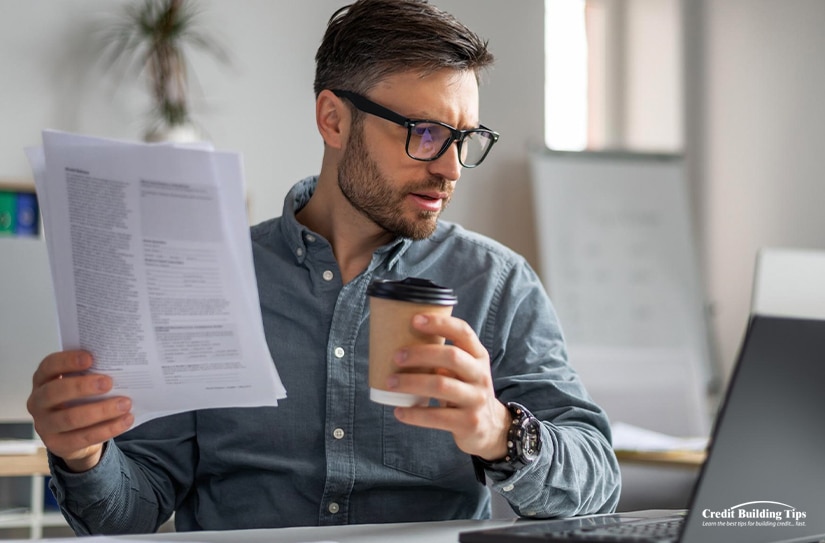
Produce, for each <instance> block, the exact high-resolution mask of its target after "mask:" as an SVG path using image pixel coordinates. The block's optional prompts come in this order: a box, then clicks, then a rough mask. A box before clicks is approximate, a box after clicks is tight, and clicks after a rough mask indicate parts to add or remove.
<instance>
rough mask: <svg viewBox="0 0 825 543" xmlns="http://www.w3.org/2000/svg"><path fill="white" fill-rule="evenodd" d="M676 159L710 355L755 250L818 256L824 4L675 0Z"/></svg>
mask: <svg viewBox="0 0 825 543" xmlns="http://www.w3.org/2000/svg"><path fill="white" fill-rule="evenodd" d="M683 1H684V3H685V15H686V22H687V25H686V31H687V40H688V43H687V57H686V60H687V67H688V73H687V76H686V85H687V87H686V98H687V106H688V109H687V113H686V121H687V126H688V137H687V142H688V157H689V159H690V160H691V161H692V164H691V173H692V177H693V180H694V183H695V185H694V189H695V190H694V195H695V204H696V212H697V215H698V217H699V219H700V221H699V222H698V226H699V229H700V231H699V242H700V246H701V248H702V254H703V258H704V262H703V263H702V264H703V268H704V270H705V276H706V278H707V288H708V295H709V299H710V301H711V303H712V310H713V312H712V317H711V322H712V324H713V332H714V334H715V340H716V344H717V352H718V356H719V360H720V361H721V363H722V365H723V367H724V368H725V369H726V370H727V369H729V368H730V366H731V364H732V363H733V361H734V359H735V357H736V354H737V350H738V348H739V342H740V340H741V338H742V334H743V333H744V330H745V326H746V323H747V315H748V308H749V304H750V292H751V285H752V280H751V279H752V274H753V265H754V260H755V258H756V252H757V250H758V249H759V248H760V247H763V246H792V247H809V248H819V249H825V213H823V203H825V175H823V164H825V162H823V143H824V142H825V105H824V104H823V96H825V63H823V62H822V52H823V51H825V33H823V32H822V28H824V27H825V2H821V1H820V0H792V1H785V2H776V1H773V0H725V1H724V2H719V1H716V0H702V1H694V0H683Z"/></svg>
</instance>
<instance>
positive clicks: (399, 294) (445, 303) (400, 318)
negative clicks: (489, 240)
mask: <svg viewBox="0 0 825 543" xmlns="http://www.w3.org/2000/svg"><path fill="white" fill-rule="evenodd" d="M367 296H369V298H370V325H369V326H370V342H369V344H370V353H369V385H370V399H371V400H372V401H374V402H377V403H382V404H386V405H396V406H403V407H409V406H413V405H426V404H427V402H428V401H429V399H428V398H426V397H423V396H417V395H415V394H405V393H401V392H395V391H391V390H387V379H389V377H390V376H391V375H392V374H394V373H404V372H406V373H424V372H429V371H432V370H424V369H422V368H409V369H407V368H404V369H403V370H402V369H401V368H399V367H398V366H397V365H396V364H395V362H394V361H393V356H394V355H395V353H396V352H397V351H398V350H399V349H401V348H402V347H407V346H409V345H420V344H428V343H430V344H439V345H443V344H444V338H443V337H441V336H435V335H431V334H423V333H421V332H419V331H417V330H414V329H413V327H412V318H413V316H415V315H418V314H420V313H440V314H443V315H450V314H452V311H453V306H454V305H455V304H456V302H457V301H458V299H457V298H456V296H455V294H454V293H453V290H452V289H450V288H446V287H442V286H439V285H437V284H435V283H433V282H432V281H430V280H427V279H421V278H418V277H408V278H407V279H403V280H400V281H389V280H382V279H377V280H375V281H373V282H372V283H370V285H369V286H368V287H367Z"/></svg>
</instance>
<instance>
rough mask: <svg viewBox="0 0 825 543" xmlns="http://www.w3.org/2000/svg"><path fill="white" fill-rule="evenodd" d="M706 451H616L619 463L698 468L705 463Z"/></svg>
mask: <svg viewBox="0 0 825 543" xmlns="http://www.w3.org/2000/svg"><path fill="white" fill-rule="evenodd" d="M706 457H707V454H706V453H705V451H661V452H659V451H616V458H618V459H619V462H633V463H640V464H649V465H658V466H681V467H687V468H696V467H699V466H701V465H702V464H703V463H704V462H705V458H706Z"/></svg>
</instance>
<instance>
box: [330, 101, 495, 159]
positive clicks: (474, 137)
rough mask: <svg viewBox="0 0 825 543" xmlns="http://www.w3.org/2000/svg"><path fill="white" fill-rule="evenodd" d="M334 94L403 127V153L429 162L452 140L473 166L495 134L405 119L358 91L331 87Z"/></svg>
mask: <svg viewBox="0 0 825 543" xmlns="http://www.w3.org/2000/svg"><path fill="white" fill-rule="evenodd" d="M332 92H333V93H334V94H335V96H338V97H339V98H346V99H347V100H349V101H350V102H351V103H352V105H354V106H355V107H356V108H357V109H359V110H360V111H363V112H364V113H369V114H370V115H375V116H376V117H381V118H382V119H386V120H387V121H390V122H393V123H395V124H397V125H400V126H403V127H404V128H406V129H407V156H409V157H410V158H412V159H415V160H421V161H424V162H429V161H432V160H437V159H438V158H439V157H440V156H441V155H443V154H444V153H445V152H446V151H447V149H449V148H450V145H451V144H452V143H453V142H456V145H457V146H458V161H459V162H460V163H461V165H462V166H464V167H465V168H475V167H476V166H478V165H479V164H481V162H482V161H483V160H484V158H485V157H486V156H487V153H489V152H490V149H492V147H493V144H494V143H495V142H497V141H498V137H499V135H498V133H497V132H493V131H492V130H490V129H488V128H486V127H484V126H479V127H478V128H471V129H470V130H458V129H457V128H453V127H452V126H450V125H448V124H444V123H442V122H438V121H430V120H425V119H408V118H406V117H404V116H403V115H400V114H398V113H396V112H394V111H392V110H391V109H387V108H385V107H384V106H381V105H379V104H376V103H375V102H373V101H372V100H370V99H369V98H365V97H364V96H361V95H360V94H357V93H354V92H350V91H345V90H333V91H332Z"/></svg>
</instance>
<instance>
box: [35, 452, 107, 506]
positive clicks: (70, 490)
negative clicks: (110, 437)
mask: <svg viewBox="0 0 825 543" xmlns="http://www.w3.org/2000/svg"><path fill="white" fill-rule="evenodd" d="M118 452H119V451H118V449H117V447H116V446H115V445H114V444H113V443H112V442H111V441H108V442H106V443H104V444H103V452H102V453H101V456H100V461H99V462H98V463H97V465H96V466H95V467H93V468H92V469H90V470H88V471H84V472H81V473H75V472H73V471H70V470H69V469H68V468H67V467H66V464H65V463H64V461H63V459H62V458H60V457H58V456H55V455H54V454H52V453H51V452H49V453H48V458H49V469H50V470H51V473H52V480H51V483H50V487H51V489H52V492H53V493H54V497H55V498H56V499H57V503H58V504H60V505H61V506H62V505H64V504H68V505H69V506H70V509H73V508H76V507H81V508H82V507H84V506H86V505H90V504H92V503H95V502H98V501H101V500H102V499H104V498H106V497H107V496H110V495H111V494H112V493H113V492H114V490H115V488H116V487H117V485H118V484H119V480H120V472H121V469H120V464H119V462H118ZM67 502H68V503H67ZM72 506H73V507H72Z"/></svg>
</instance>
